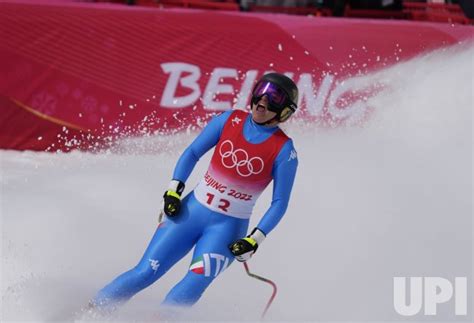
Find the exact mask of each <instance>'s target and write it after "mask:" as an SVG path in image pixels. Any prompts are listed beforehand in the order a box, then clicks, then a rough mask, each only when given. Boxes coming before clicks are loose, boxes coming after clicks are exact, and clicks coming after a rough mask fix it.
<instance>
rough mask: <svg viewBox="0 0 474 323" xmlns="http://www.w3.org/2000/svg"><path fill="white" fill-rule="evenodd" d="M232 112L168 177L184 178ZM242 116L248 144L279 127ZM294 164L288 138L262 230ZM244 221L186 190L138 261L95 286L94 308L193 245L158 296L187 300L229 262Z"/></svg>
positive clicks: (118, 297)
mask: <svg viewBox="0 0 474 323" xmlns="http://www.w3.org/2000/svg"><path fill="white" fill-rule="evenodd" d="M232 114H233V111H227V112H224V113H222V114H220V115H218V116H216V117H214V118H213V119H212V120H211V121H210V122H209V124H208V125H207V126H206V127H205V128H204V129H203V130H202V132H201V133H200V134H199V135H198V137H197V138H196V139H195V140H194V141H193V142H192V144H191V145H190V146H189V147H188V148H187V149H186V150H185V151H184V153H183V154H182V155H181V157H180V158H179V160H178V163H177V165H176V168H175V170H174V174H173V179H176V180H179V181H182V182H183V183H184V182H186V180H187V179H188V177H189V175H190V173H191V172H192V170H193V168H194V166H195V165H196V163H197V162H198V160H199V158H200V157H201V156H203V155H204V154H205V153H206V152H207V151H209V150H210V149H211V148H212V147H214V146H215V145H216V144H217V143H218V141H219V138H220V137H221V134H222V131H223V129H224V126H225V125H226V123H227V122H230V120H229V119H230V118H229V117H230V116H231V115H232ZM244 119H245V120H243V122H244V123H243V131H242V135H243V136H244V138H245V140H246V141H247V142H249V143H250V144H259V143H262V142H264V141H266V140H267V139H268V138H269V137H270V136H272V134H273V133H275V131H277V130H278V129H279V128H278V127H273V128H269V127H264V126H260V125H257V124H256V123H255V122H253V120H252V117H251V115H250V114H245V118H244ZM297 165H298V160H297V155H296V151H295V149H294V147H293V142H292V140H291V139H288V140H287V141H286V142H285V143H284V145H283V146H282V148H281V150H280V151H279V153H278V155H277V156H276V158H275V159H274V163H273V165H271V177H272V179H273V196H272V203H271V206H270V207H269V209H268V210H267V211H266V213H265V214H264V215H263V217H262V218H261V220H260V221H259V223H258V225H257V227H258V228H259V229H260V230H261V231H262V232H263V233H264V234H265V235H268V234H269V233H270V232H271V231H272V230H273V229H274V228H275V226H276V225H277V224H278V222H279V221H280V219H281V218H282V216H283V215H284V213H285V211H286V209H287V206H288V201H289V198H290V193H291V189H292V186H293V182H294V178H295V174H296V169H297ZM248 225H249V219H248V218H239V217H234V216H229V215H227V214H223V213H222V212H218V211H215V210H211V209H210V208H209V207H208V206H207V205H205V204H203V203H202V202H199V201H198V200H197V199H196V196H195V192H194V191H192V192H191V193H189V194H188V195H187V196H186V197H184V199H183V200H182V205H181V210H180V213H179V214H178V215H177V216H176V217H173V218H166V219H165V221H164V222H162V223H161V224H160V225H159V226H158V228H157V230H156V232H155V234H154V236H153V238H152V240H151V242H150V244H149V245H148V247H147V249H146V251H145V254H144V255H143V257H142V259H141V260H140V261H139V263H138V265H136V266H135V267H134V268H132V269H131V270H129V271H127V272H125V273H123V274H121V275H120V276H118V277H117V278H115V279H114V280H113V281H112V282H111V283H109V284H108V285H106V286H105V287H104V288H103V289H102V290H100V291H99V292H98V293H97V295H96V296H95V298H94V299H93V301H92V302H93V304H94V305H96V306H99V307H100V306H108V305H113V304H119V303H122V302H125V301H127V300H128V299H130V298H131V297H132V296H133V295H135V294H136V293H138V292H139V291H141V290H142V289H144V288H146V287H148V286H149V285H151V284H153V283H154V282H155V281H156V280H158V279H159V278H160V277H161V276H163V274H165V273H166V272H167V271H168V270H169V269H170V268H171V267H172V266H173V265H174V264H175V263H176V262H177V261H179V260H180V259H181V258H183V257H184V256H185V255H186V254H187V253H188V252H189V251H190V250H191V249H192V248H193V247H195V248H194V253H193V258H192V262H191V265H190V268H189V271H188V272H187V273H186V275H185V276H184V278H183V279H182V280H181V281H180V282H179V283H178V284H177V285H176V286H174V287H173V288H172V289H171V291H170V292H169V293H168V295H167V296H166V298H165V300H164V301H163V304H164V305H171V306H172V305H180V306H191V305H193V304H194V303H196V302H197V301H198V300H199V298H200V297H201V295H202V294H203V292H204V291H205V289H206V288H207V287H208V286H209V285H210V284H211V282H212V281H213V280H214V278H216V277H217V276H218V275H219V274H220V273H222V272H223V271H224V270H225V269H226V268H227V267H228V266H229V265H230V264H231V263H232V262H233V260H234V257H233V255H232V253H231V252H230V251H229V249H228V245H229V244H231V243H232V242H234V241H235V240H237V239H239V238H242V237H244V236H246V234H247V230H248Z"/></svg>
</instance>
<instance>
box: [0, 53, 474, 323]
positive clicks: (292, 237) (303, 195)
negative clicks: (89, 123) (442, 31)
mask: <svg viewBox="0 0 474 323" xmlns="http://www.w3.org/2000/svg"><path fill="white" fill-rule="evenodd" d="M472 57H474V48H473V47H459V48H455V49H448V50H443V51H438V52H436V53H431V54H429V55H427V56H424V57H421V58H417V59H415V60H412V61H410V62H404V63H401V64H399V65H397V66H395V67H393V68H390V69H388V70H385V71H382V72H380V73H378V74H377V75H371V76H368V77H367V80H368V81H369V82H375V81H378V82H383V83H384V84H385V85H386V86H387V87H386V89H385V90H384V91H383V92H381V93H380V94H379V95H377V96H376V97H374V98H372V99H370V101H369V103H370V104H371V105H372V106H373V107H374V108H375V110H374V113H373V115H372V117H371V119H370V120H369V121H368V122H367V123H366V124H365V125H364V126H363V127H355V128H351V129H332V130H327V129H326V130H322V129H314V128H313V127H311V126H310V125H300V124H293V125H290V126H287V127H286V130H287V132H288V134H290V135H291V136H292V137H293V138H294V141H295V145H296V148H297V151H298V156H299V165H300V166H299V170H298V177H297V179H296V183H295V187H294V190H293V195H292V200H291V204H290V207H289V210H288V212H287V214H286V216H285V217H284V219H283V220H282V222H281V223H280V225H279V226H278V227H277V228H276V230H275V231H274V232H272V234H271V235H270V236H269V237H268V239H267V240H266V242H265V244H264V245H262V246H261V248H259V250H258V252H257V254H256V255H255V256H254V258H253V259H252V260H251V261H250V262H249V265H250V268H251V270H252V271H254V272H255V273H257V274H261V275H263V276H266V277H268V278H270V279H272V280H274V281H276V282H277V284H278V287H279V292H278V295H277V298H276V300H275V302H274V304H273V305H272V307H271V308H270V310H269V312H268V315H267V319H268V320H270V321H271V320H280V321H301V320H305V321H335V320H351V321H367V320H376V321H383V320H403V319H404V317H401V316H399V315H398V314H397V313H396V312H395V310H394V309H393V286H392V284H393V277H394V276H441V277H446V278H449V279H453V277H455V276H467V277H468V280H469V282H470V281H471V279H472V199H473V195H472V185H471V184H472V154H471V153H472V146H473V144H472V132H471V131H472V107H473V93H474V87H473V77H474V66H473V58H472ZM194 136H195V134H183V135H180V136H177V137H175V138H143V139H138V140H130V141H128V142H124V143H122V146H121V148H122V150H124V151H126V152H125V153H124V152H121V153H117V152H108V153H101V154H89V153H82V152H72V153H69V154H50V153H35V152H15V151H0V157H1V209H0V211H1V217H0V220H1V222H0V226H1V244H2V246H1V251H2V254H1V260H2V262H1V297H2V298H1V300H2V301H1V303H2V307H1V316H0V320H2V321H16V320H30V321H52V320H56V321H57V320H59V321H66V320H72V319H73V318H74V317H76V315H75V314H74V313H75V312H77V311H78V310H79V309H80V308H81V307H82V306H83V305H84V304H86V303H87V301H88V299H89V298H90V297H92V296H93V295H94V293H95V292H96V291H97V290H98V289H99V288H101V287H102V286H103V285H104V284H106V283H108V282H109V281H110V280H111V279H113V278H114V277H115V276H116V275H117V274H119V273H121V272H123V271H124V270H127V269H129V268H130V267H132V266H134V265H135V264H136V262H137V261H138V260H139V259H140V257H141V255H142V253H143V251H144V249H145V247H146V245H147V243H148V241H149V239H150V238H151V236H152V234H153V232H154V230H155V227H156V219H157V214H158V209H159V206H160V202H161V195H162V192H163V191H164V190H165V188H166V187H167V184H168V181H169V179H170V176H171V174H172V171H173V168H174V165H175V162H176V160H177V158H178V156H179V154H180V152H181V151H182V150H183V149H184V147H185V146H186V144H188V143H190V142H191V140H192V139H193V138H194ZM171 140H173V142H171ZM209 157H210V156H209V154H208V155H206V158H203V160H202V161H201V162H200V163H199V164H198V166H197V167H196V169H195V170H194V173H193V175H192V177H191V178H190V180H189V181H188V183H187V187H188V189H187V191H189V189H190V188H192V187H193V186H194V185H195V184H196V183H197V181H198V180H199V178H200V177H201V176H202V174H203V172H204V170H205V169H206V167H207V161H208V160H209ZM270 198H271V191H270V190H267V191H266V192H265V193H264V195H263V196H262V198H261V199H260V201H259V203H258V204H257V207H256V210H255V215H254V217H253V218H252V224H256V222H257V221H258V219H259V218H260V216H261V214H262V213H263V212H264V211H265V210H266V208H267V206H268V203H269V201H270ZM189 261H190V258H189V257H186V258H185V259H184V260H183V261H181V262H180V263H179V264H178V265H177V266H176V267H175V268H174V269H172V270H171V271H170V272H169V273H168V274H167V275H165V276H164V277H163V278H162V279H161V280H160V281H158V282H157V283H155V284H154V285H153V286H151V287H150V288H148V289H147V290H145V291H143V292H142V293H140V294H138V295H137V296H136V297H135V298H134V299H132V300H131V301H130V302H129V303H128V304H126V305H125V306H124V307H123V308H122V309H121V310H120V312H119V313H117V317H116V318H115V319H119V320H126V321H144V320H151V319H153V318H154V317H155V315H156V312H157V309H158V305H159V303H160V302H161V300H162V299H163V297H164V295H166V293H167V291H168V290H169V289H170V288H171V287H172V286H173V285H174V284H175V283H176V282H177V281H179V280H180V278H181V277H182V276H183V275H184V274H185V273H186V271H187V267H188V265H189ZM269 296H270V288H269V287H268V286H267V285H265V284H264V283H261V282H259V281H257V280H254V279H252V278H249V277H248V276H246V274H245V272H244V269H243V266H242V265H241V264H239V263H234V264H233V265H232V266H231V267H230V268H229V269H228V270H227V272H226V273H225V274H224V275H221V276H220V277H219V278H218V279H217V280H216V281H215V283H214V284H213V285H212V286H211V287H210V288H209V289H208V290H207V292H206V294H205V295H204V296H203V298H202V299H201V301H200V303H198V305H196V306H195V308H194V309H192V310H191V311H190V312H189V313H185V314H183V315H184V316H182V317H181V319H184V320H198V321H199V320H201V321H202V320H205V321H224V320H225V321H242V320H250V321H251V320H258V318H259V316H260V313H261V311H262V310H263V308H264V305H265V303H266V301H267V300H268V297H269ZM470 299H471V298H470ZM452 313H453V305H452V304H450V303H448V304H443V305H440V306H439V316H438V317H437V319H438V320H439V321H443V320H447V319H451V318H454V316H453V314H452ZM415 318H419V319H423V317H422V316H419V317H415ZM463 319H466V317H464V318H463Z"/></svg>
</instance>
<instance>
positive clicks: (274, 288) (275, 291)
mask: <svg viewBox="0 0 474 323" xmlns="http://www.w3.org/2000/svg"><path fill="white" fill-rule="evenodd" d="M244 267H245V271H246V272H247V275H249V276H250V277H253V278H256V279H258V280H261V281H263V282H265V283H268V284H270V285H271V286H272V288H273V293H272V296H271V297H270V299H269V300H268V303H267V305H266V306H265V310H264V311H263V313H262V317H261V318H262V319H263V318H264V317H265V314H267V311H268V308H269V307H270V305H272V302H273V300H274V299H275V296H276V294H277V285H276V284H275V283H274V282H272V281H271V280H270V279H267V278H264V277H261V276H258V275H255V274H253V273H251V272H250V270H249V265H248V264H247V262H244Z"/></svg>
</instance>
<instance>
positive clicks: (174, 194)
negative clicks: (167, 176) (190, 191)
mask: <svg viewBox="0 0 474 323" xmlns="http://www.w3.org/2000/svg"><path fill="white" fill-rule="evenodd" d="M183 191H184V183H183V182H181V181H178V180H175V179H174V180H172V181H171V182H170V185H169V187H168V190H167V191H166V192H165V194H164V195H163V211H164V212H165V214H166V215H167V216H169V217H174V216H176V215H178V214H179V210H180V209H181V194H182V193H183Z"/></svg>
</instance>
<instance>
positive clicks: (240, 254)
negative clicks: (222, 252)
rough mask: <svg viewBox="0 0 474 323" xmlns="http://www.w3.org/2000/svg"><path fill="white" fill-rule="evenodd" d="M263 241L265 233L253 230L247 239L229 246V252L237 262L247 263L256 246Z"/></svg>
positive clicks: (256, 229)
mask: <svg viewBox="0 0 474 323" xmlns="http://www.w3.org/2000/svg"><path fill="white" fill-rule="evenodd" d="M263 240H265V233H263V232H262V231H261V230H260V229H258V228H255V229H253V230H252V233H250V234H249V235H248V236H247V237H245V238H242V239H239V240H237V241H235V242H233V243H231V244H230V245H229V249H230V252H232V254H233V255H234V257H235V259H237V260H238V261H241V262H243V261H247V260H249V259H250V257H252V255H253V254H254V253H255V251H257V249H258V246H259V245H261V244H262V242H263Z"/></svg>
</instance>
